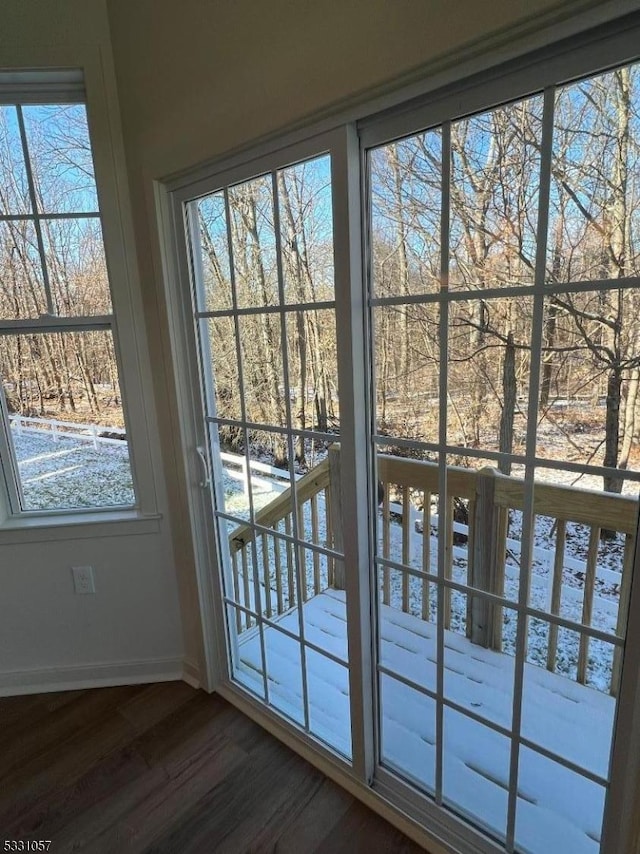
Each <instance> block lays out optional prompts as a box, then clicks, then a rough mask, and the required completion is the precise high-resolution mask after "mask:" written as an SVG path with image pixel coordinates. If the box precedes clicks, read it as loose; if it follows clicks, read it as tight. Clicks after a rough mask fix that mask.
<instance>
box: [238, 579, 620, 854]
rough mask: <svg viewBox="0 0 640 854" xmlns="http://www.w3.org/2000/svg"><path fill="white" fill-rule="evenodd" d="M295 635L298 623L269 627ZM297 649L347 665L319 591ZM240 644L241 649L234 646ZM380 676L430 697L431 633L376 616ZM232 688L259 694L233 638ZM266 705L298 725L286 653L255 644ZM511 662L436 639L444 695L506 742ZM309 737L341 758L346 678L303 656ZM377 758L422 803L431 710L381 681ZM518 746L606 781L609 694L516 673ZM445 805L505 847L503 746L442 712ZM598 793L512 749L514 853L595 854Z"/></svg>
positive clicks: (278, 637)
mask: <svg viewBox="0 0 640 854" xmlns="http://www.w3.org/2000/svg"><path fill="white" fill-rule="evenodd" d="M280 625H282V626H283V627H285V628H286V629H287V630H288V631H290V632H293V633H296V632H297V631H298V616H297V613H296V612H295V611H294V612H291V613H289V614H288V615H284V616H283V617H281V618H280ZM304 628H305V635H306V637H307V638H308V639H309V640H310V641H311V642H313V643H314V644H315V645H317V646H319V647H321V648H324V649H327V650H328V651H329V652H331V653H332V654H333V655H334V656H337V657H338V658H340V659H342V660H343V661H345V663H346V661H347V645H346V618H345V604H344V594H343V593H340V592H337V591H326V592H325V593H323V594H320V595H319V596H315V597H314V598H313V599H311V600H309V601H308V602H307V603H306V604H305V605H304ZM243 638H244V640H243ZM381 638H382V640H381V651H380V661H381V664H382V665H384V666H386V667H387V668H388V669H389V670H390V671H393V672H394V673H397V674H399V675H400V676H402V677H404V678H405V679H407V680H410V681H411V682H412V683H414V684H417V685H419V686H421V687H424V688H427V689H429V690H431V691H432V692H435V691H436V626H435V625H434V624H433V623H430V622H426V621H424V620H421V619H418V618H416V617H413V616H411V615H410V614H405V613H402V612H401V611H398V610H396V609H392V608H390V607H387V606H384V605H383V606H381ZM240 640H241V645H240V657H241V661H242V665H241V673H240V674H239V675H240V677H241V679H242V680H243V681H245V682H246V683H247V684H248V685H250V686H251V685H252V683H253V687H255V688H256V690H258V691H260V690H261V686H262V682H261V680H260V679H258V678H257V676H258V674H259V671H260V670H261V655H260V643H259V638H258V636H257V634H256V633H255V631H254V632H253V633H246V634H245V635H242V636H241V639H240ZM265 648H266V655H267V670H268V684H269V692H270V701H271V703H272V704H273V705H274V706H276V707H277V708H278V709H279V710H281V711H284V712H285V713H286V714H288V715H289V716H290V717H291V718H293V719H294V720H295V721H297V722H298V723H302V722H303V721H304V714H303V699H302V694H303V686H302V679H301V676H300V653H299V649H298V643H297V641H294V640H292V639H291V638H289V637H287V636H286V635H284V634H282V633H280V632H278V631H277V630H275V629H273V628H270V629H267V630H266V632H265ZM513 682H514V659H513V658H512V657H511V656H509V655H506V654H503V653H499V652H495V651H492V650H487V649H484V648H482V647H479V646H477V645H474V644H471V643H470V641H468V640H467V639H466V638H465V637H463V636H461V635H459V634H455V633H453V632H445V654H444V695H445V697H446V698H447V699H449V700H451V701H452V702H454V703H456V704H457V705H458V707H461V708H462V709H465V710H468V711H469V712H470V713H471V714H473V715H477V716H480V717H481V718H483V719H484V720H487V721H489V722H491V723H493V724H495V725H497V726H499V727H502V728H504V729H505V730H509V729H510V726H511V719H512V708H513ZM307 687H308V695H309V718H310V728H311V731H312V732H313V733H314V734H315V735H316V736H318V737H320V738H321V739H323V740H324V741H326V742H328V743H329V744H330V745H331V746H333V747H334V748H335V749H337V750H339V751H340V752H342V753H349V749H350V748H349V745H350V740H349V698H348V671H347V669H346V667H343V666H342V665H340V664H338V663H336V662H334V661H332V660H331V659H328V658H324V657H322V656H320V655H318V654H316V653H313V654H310V655H308V656H307ZM381 692H382V723H381V743H382V744H381V750H382V759H383V762H384V764H386V765H387V766H388V767H390V768H392V769H395V770H397V771H398V772H399V773H400V774H401V775H402V776H403V777H405V778H406V779H408V780H409V781H411V782H413V783H415V784H417V785H419V786H420V787H421V788H423V789H426V790H427V791H432V790H433V788H434V785H435V762H436V748H435V743H436V709H435V702H434V701H433V700H432V699H430V698H429V697H427V696H425V695H424V694H421V693H419V692H418V691H416V690H414V689H412V688H411V687H408V685H407V684H405V683H403V682H400V681H398V680H396V679H392V678H390V677H389V676H382V677H381ZM523 696H524V701H523V720H522V735H523V736H524V737H525V738H526V739H527V740H528V741H530V742H532V743H533V744H535V745H539V746H541V747H542V748H543V749H545V750H547V751H550V752H552V753H553V754H555V755H557V756H560V757H562V758H563V759H565V760H567V761H568V762H571V763H574V764H575V765H577V766H579V767H581V768H584V769H586V770H587V771H588V772H590V773H592V774H595V775H598V776H599V777H602V778H606V776H607V771H608V763H609V752H610V744H611V735H612V732H613V718H614V712H615V700H614V698H613V697H611V696H610V695H608V694H604V693H601V692H598V691H595V690H594V689H592V688H588V687H585V686H583V685H580V684H578V683H576V682H574V681H572V680H570V679H568V678H565V677H562V676H560V675H558V674H555V673H551V672H549V671H547V670H545V669H544V668H541V667H537V666H534V665H531V664H527V665H525V680H524V695H523ZM443 755H444V771H443V775H444V779H443V790H444V796H445V798H446V799H447V800H448V801H449V803H450V804H451V805H452V806H453V807H454V808H455V809H456V811H457V812H459V813H462V814H465V815H468V816H470V817H473V819H474V820H475V822H476V823H480V824H482V826H483V827H484V828H485V829H486V830H488V831H489V832H490V833H492V834H494V835H496V836H498V837H500V836H503V835H504V832H505V828H506V813H507V790H508V781H509V762H510V742H509V739H508V738H507V737H505V736H504V735H503V734H501V733H500V732H497V731H495V730H494V729H491V728H488V727H487V726H484V725H483V724H482V723H480V722H479V721H477V720H472V719H471V718H470V717H467V716H466V715H464V714H461V713H460V712H459V711H455V710H452V709H451V708H445V712H444V752H443ZM604 794H605V790H604V787H602V786H599V785H598V784H596V783H595V782H592V781H591V780H589V779H587V778H585V777H583V776H580V775H578V774H576V773H575V772H574V771H573V770H570V769H568V768H566V767H564V766H563V765H561V764H559V763H557V762H553V761H551V760H550V759H548V758H546V757H545V756H543V755H541V754H540V753H538V752H536V751H533V750H530V749H528V748H526V747H523V748H522V750H521V755H520V776H519V780H518V795H519V797H518V813H517V828H516V831H517V838H518V842H519V843H520V845H521V848H522V850H524V851H530V852H536V854H546V852H548V851H553V850H557V847H556V846H557V845H558V840H559V839H562V840H563V841H564V848H563V850H566V851H567V852H569V851H570V852H571V854H596V852H597V851H598V850H599V838H600V826H601V822H602V814H603V807H604Z"/></svg>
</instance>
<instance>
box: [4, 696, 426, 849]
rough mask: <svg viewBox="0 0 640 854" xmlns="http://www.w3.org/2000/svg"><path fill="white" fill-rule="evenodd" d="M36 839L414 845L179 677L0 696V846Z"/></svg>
mask: <svg viewBox="0 0 640 854" xmlns="http://www.w3.org/2000/svg"><path fill="white" fill-rule="evenodd" d="M45 839H49V840H51V846H50V848H49V850H50V851H51V852H52V854H61V852H72V851H82V852H98V854H107V852H117V854H120V852H123V854H124V852H167V854H190V852H193V854H200V852H215V854H225V852H227V854H240V852H252V854H262V852H264V854H266V852H277V854H311V852H317V854H360V852H361V854H386V853H387V852H403V853H404V854H419V852H420V851H421V850H422V849H420V848H419V847H418V846H417V845H415V844H414V843H413V842H411V841H410V840H409V839H407V838H406V837H405V836H403V835H402V834H401V833H400V832H399V831H397V830H395V829H394V828H393V827H391V825H389V824H387V823H386V822H385V821H384V820H383V819H381V818H379V817H378V816H376V815H375V814H374V813H372V812H371V811H370V810H368V809H367V808H366V807H364V806H362V805H361V804H360V803H359V802H357V801H356V800H354V798H352V797H351V796H350V795H348V794H347V793H346V792H344V791H342V789H340V788H339V787H338V786H336V785H335V784H334V783H332V782H331V781H330V780H328V779H327V778H326V777H324V776H323V775H322V774H321V773H320V772H319V771H316V770H315V769H314V768H312V767H311V766H310V765H309V764H308V763H306V762H305V761H304V760H303V759H300V758H299V757H298V756H296V754H294V753H293V752H292V751H290V750H289V749H288V748H286V747H285V746H284V745H282V744H280V742H278V741H277V740H276V739H275V738H273V737H272V736H270V735H269V734H267V733H266V732H264V731H263V730H262V729H261V728H260V727H258V726H257V725H256V724H254V723H253V722H252V721H251V720H249V719H248V718H246V717H244V716H243V715H241V714H240V713H239V712H237V711H236V710H235V709H234V708H233V707H232V706H230V705H229V704H228V703H227V702H225V701H224V700H222V699H221V698H219V697H216V696H208V695H207V694H205V693H204V692H203V691H195V690H193V689H192V688H190V687H188V686H187V685H186V684H184V683H182V682H169V683H162V684H157V685H146V686H132V687H124V688H101V689H96V690H91V691H69V692H63V693H59V694H40V695H36V696H27V697H11V698H7V699H0V851H2V850H4V840H23V841H26V840H45ZM14 850H15V849H14Z"/></svg>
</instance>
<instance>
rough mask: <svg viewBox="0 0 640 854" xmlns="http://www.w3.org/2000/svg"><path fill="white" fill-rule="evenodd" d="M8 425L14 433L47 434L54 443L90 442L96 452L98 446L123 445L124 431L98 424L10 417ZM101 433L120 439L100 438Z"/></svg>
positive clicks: (22, 416) (23, 416)
mask: <svg viewBox="0 0 640 854" xmlns="http://www.w3.org/2000/svg"><path fill="white" fill-rule="evenodd" d="M9 424H10V426H11V427H12V429H14V430H15V431H16V433H33V434H40V435H42V433H49V434H50V435H51V438H52V439H53V441H54V442H58V441H59V440H60V439H62V438H64V439H80V440H82V441H85V442H91V444H92V445H93V447H94V448H95V449H96V450H98V449H99V447H100V445H123V444H124V443H125V436H126V431H125V430H123V429H122V428H121V427H102V426H100V425H99V424H77V423H76V422H75V421H57V420H56V419H54V418H28V417H26V416H25V415H10V416H9ZM101 433H114V434H115V435H118V436H122V437H123V438H122V439H113V438H110V437H107V436H101V435H100V434H101Z"/></svg>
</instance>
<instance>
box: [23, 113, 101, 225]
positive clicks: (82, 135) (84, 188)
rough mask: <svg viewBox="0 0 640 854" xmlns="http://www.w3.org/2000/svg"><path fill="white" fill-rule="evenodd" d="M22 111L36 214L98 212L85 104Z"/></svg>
mask: <svg viewBox="0 0 640 854" xmlns="http://www.w3.org/2000/svg"><path fill="white" fill-rule="evenodd" d="M22 112H23V115H24V124H25V130H26V134H27V145H28V149H29V159H30V161H31V170H32V172H33V181H34V185H35V191H36V200H37V204H38V210H39V212H40V213H81V212H92V211H97V210H98V198H97V194H96V181H95V177H94V173H93V158H92V156H91V144H90V142H89V129H88V127H87V111H86V108H85V107H84V105H83V104H47V105H44V106H33V107H23V108H22Z"/></svg>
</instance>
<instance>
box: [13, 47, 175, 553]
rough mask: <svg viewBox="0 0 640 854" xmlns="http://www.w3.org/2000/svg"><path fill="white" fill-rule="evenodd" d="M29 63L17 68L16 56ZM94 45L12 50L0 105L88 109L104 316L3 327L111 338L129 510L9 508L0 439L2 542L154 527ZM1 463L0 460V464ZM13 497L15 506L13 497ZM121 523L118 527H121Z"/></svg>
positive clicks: (137, 335) (115, 158) (133, 300)
mask: <svg viewBox="0 0 640 854" xmlns="http://www.w3.org/2000/svg"><path fill="white" fill-rule="evenodd" d="M25 56H30V57H33V63H32V64H31V65H30V66H29V67H28V68H25V66H24V57H25ZM103 59H104V57H103V56H101V52H100V50H99V48H98V47H97V46H96V47H95V48H94V49H91V48H84V49H81V50H78V49H76V48H70V47H66V46H61V47H56V48H53V47H42V46H33V45H22V46H13V47H12V48H11V49H9V50H7V51H5V52H3V64H4V67H5V69H6V70H2V69H0V103H2V104H15V103H21V104H29V103H82V104H84V106H85V108H86V111H87V124H88V130H89V140H90V144H91V151H92V156H93V164H94V173H95V180H96V190H97V196H98V208H99V211H100V221H101V225H102V234H103V241H104V252H105V258H106V262H107V269H108V277H109V285H110V292H111V300H112V314H111V315H110V316H109V317H108V318H107V319H106V320H107V321H108V323H107V325H105V323H104V322H102V323H101V320H103V321H104V320H105V319H104V318H102V319H101V318H98V317H97V318H91V322H86V318H85V319H84V320H85V322H78V321H77V320H76V318H73V317H72V318H61V319H57V318H55V319H47V318H41V319H36V320H26V321H13V322H11V321H10V322H5V323H3V326H5V327H10V326H15V327H16V328H20V327H27V328H28V329H30V330H33V331H35V332H38V333H39V332H45V331H50V330H52V329H54V328H55V330H56V331H60V330H63V329H64V328H65V326H68V327H70V328H72V329H76V330H80V329H87V330H90V329H91V328H92V322H95V323H96V326H95V327H93V328H96V329H105V330H106V331H111V332H112V334H113V342H114V349H115V352H116V359H117V362H118V369H119V380H120V386H121V397H122V405H123V410H124V414H125V423H126V424H127V431H128V435H127V438H128V447H129V459H130V465H131V471H132V477H133V482H134V491H135V496H136V501H135V504H134V505H133V506H130V507H122V508H120V507H115V508H113V507H112V508H105V509H102V508H99V507H96V508H87V509H70V510H51V511H48V510H38V511H33V510H26V511H25V510H17V508H16V496H15V494H14V495H13V496H11V491H12V490H11V481H12V479H13V478H15V468H14V466H13V465H12V464H11V462H10V460H9V455H10V454H11V449H10V448H9V443H8V441H7V437H6V436H4V437H3V438H2V440H0V466H2V470H3V471H4V477H3V476H2V472H1V471H0V545H1V544H5V543H6V544H10V543H20V542H31V541H33V540H34V539H41V540H49V539H54V540H59V539H66V538H67V537H76V536H82V537H91V536H115V535H120V534H122V533H123V532H126V533H153V532H157V531H158V530H159V527H158V523H159V519H160V514H159V512H158V496H157V485H156V479H155V477H154V473H153V469H154V462H155V463H156V465H157V464H158V458H159V449H158V446H157V440H156V438H155V436H153V434H151V432H150V430H149V421H150V412H151V411H152V403H151V398H150V386H151V377H150V371H149V367H148V362H147V356H146V352H147V348H146V338H145V333H144V330H143V325H144V324H143V318H144V313H143V309H142V303H141V296H140V288H139V282H138V280H137V272H136V260H135V253H134V250H133V237H132V223H131V218H130V212H129V202H128V189H127V186H126V170H125V161H124V151H123V146H122V139H121V133H120V125H119V114H118V107H117V101H116V98H115V84H114V80H113V77H112V76H110V74H109V69H108V68H107V69H105V67H104V63H103ZM3 432H4V431H0V433H3ZM3 461H4V462H3ZM12 499H13V500H12ZM123 526H124V527H123Z"/></svg>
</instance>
